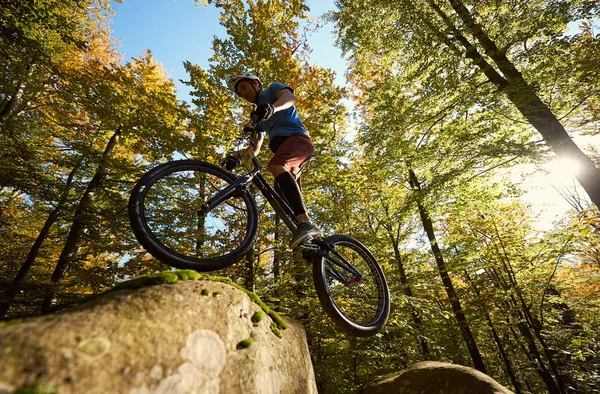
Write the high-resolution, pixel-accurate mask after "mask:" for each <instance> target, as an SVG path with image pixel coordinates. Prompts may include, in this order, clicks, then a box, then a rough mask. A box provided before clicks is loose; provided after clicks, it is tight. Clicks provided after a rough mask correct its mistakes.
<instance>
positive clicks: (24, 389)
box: [13, 384, 58, 394]
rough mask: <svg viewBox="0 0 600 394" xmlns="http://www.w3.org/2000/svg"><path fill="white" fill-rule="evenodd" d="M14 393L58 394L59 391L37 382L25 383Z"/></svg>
mask: <svg viewBox="0 0 600 394" xmlns="http://www.w3.org/2000/svg"><path fill="white" fill-rule="evenodd" d="M13 394H58V392H56V391H54V390H47V389H45V388H43V387H41V386H39V385H37V384H24V385H23V386H21V387H19V388H18V389H16V390H15V391H14V393H13Z"/></svg>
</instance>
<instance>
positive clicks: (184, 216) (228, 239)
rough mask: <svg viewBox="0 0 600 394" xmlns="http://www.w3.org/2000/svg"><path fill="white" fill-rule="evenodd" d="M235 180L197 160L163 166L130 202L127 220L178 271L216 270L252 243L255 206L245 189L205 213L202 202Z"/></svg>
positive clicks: (146, 244)
mask: <svg viewBox="0 0 600 394" xmlns="http://www.w3.org/2000/svg"><path fill="white" fill-rule="evenodd" d="M234 180H235V177H234V176H233V175H232V174H230V173H228V172H227V171H225V170H223V169H222V168H219V167H217V166H214V165H212V164H210V163H205V162H203V161H198V160H179V161H172V162H169V163H165V164H162V165H159V166H158V167H155V168H153V169H151V170H150V171H148V172H147V173H146V174H144V175H143V176H142V177H141V178H140V180H139V181H138V183H137V184H136V185H135V187H134V188H133V191H132V192H131V197H130V198H129V220H130V222H131V227H132V228H133V232H134V234H135V236H136V238H137V239H138V241H139V242H140V243H141V244H142V246H143V247H144V248H145V249H146V250H147V251H148V252H150V254H152V256H154V257H156V258H157V259H158V260H160V261H162V262H163V263H165V264H168V265H170V266H172V267H175V268H182V269H193V270H196V271H203V272H205V271H214V270H218V269H221V268H225V267H227V266H229V265H231V264H233V263H234V262H236V261H237V260H239V259H240V258H242V257H243V256H244V255H245V254H246V253H248V251H249V250H250V248H251V247H252V244H253V243H254V238H255V236H256V230H257V227H258V212H257V209H256V203H255V202H254V199H253V198H252V196H251V195H250V193H249V192H248V191H247V190H245V189H240V190H237V191H235V193H234V194H232V195H231V196H230V197H229V198H228V199H226V200H225V201H223V202H222V203H221V204H219V205H217V206H216V207H214V208H213V209H212V210H210V211H208V212H206V209H205V206H204V204H205V203H206V202H207V200H209V199H210V198H211V197H213V196H214V195H215V194H217V192H219V191H221V190H223V189H225V188H226V187H227V186H229V185H230V184H231V183H232V182H233V181H234Z"/></svg>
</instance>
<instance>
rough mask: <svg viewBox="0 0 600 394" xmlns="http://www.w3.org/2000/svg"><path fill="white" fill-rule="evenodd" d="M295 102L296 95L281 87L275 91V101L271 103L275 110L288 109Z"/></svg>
mask: <svg viewBox="0 0 600 394" xmlns="http://www.w3.org/2000/svg"><path fill="white" fill-rule="evenodd" d="M295 102H296V96H295V95H294V92H292V91H291V90H290V89H281V90H280V91H279V92H277V101H275V102H274V103H273V109H274V111H275V112H277V111H282V110H284V109H288V108H289V107H291V106H292V105H294V103H295Z"/></svg>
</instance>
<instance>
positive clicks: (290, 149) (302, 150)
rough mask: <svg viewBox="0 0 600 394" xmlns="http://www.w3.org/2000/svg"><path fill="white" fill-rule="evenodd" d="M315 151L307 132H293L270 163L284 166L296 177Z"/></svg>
mask: <svg viewBox="0 0 600 394" xmlns="http://www.w3.org/2000/svg"><path fill="white" fill-rule="evenodd" d="M314 151H315V147H314V146H313V143H312V140H311V139H310V137H309V136H307V135H305V134H293V135H291V136H289V137H287V138H286V139H285V141H284V142H283V143H282V144H281V145H280V146H279V147H278V148H277V151H275V156H273V158H272V159H271V161H269V164H279V165H281V166H284V167H285V168H286V169H287V170H288V171H289V172H290V173H291V174H292V175H293V176H294V177H295V178H297V177H298V173H299V172H300V170H301V169H302V167H303V166H304V165H305V164H306V162H307V161H308V159H310V158H311V157H312V155H313V153H314Z"/></svg>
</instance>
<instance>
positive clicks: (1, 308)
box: [0, 160, 82, 319]
mask: <svg viewBox="0 0 600 394" xmlns="http://www.w3.org/2000/svg"><path fill="white" fill-rule="evenodd" d="M81 162H82V161H81V160H80V161H79V162H78V163H77V164H76V165H75V167H73V169H72V170H71V172H70V173H69V176H68V178H67V182H66V184H65V187H64V189H63V192H62V194H61V196H60V198H59V200H58V203H57V204H56V207H55V208H54V209H53V210H52V212H50V214H49V215H48V218H47V219H46V222H45V223H44V226H43V227H42V229H41V230H40V233H39V234H38V236H37V238H36V240H35V242H34V243H33V246H32V247H31V249H30V250H29V253H28V254H27V257H26V258H25V262H24V263H23V265H21V268H20V269H19V272H18V273H17V275H16V276H15V278H14V279H13V281H12V282H11V284H10V286H9V287H8V288H7V289H6V292H5V297H3V298H4V301H3V302H2V303H0V319H3V318H6V317H7V315H8V310H9V308H10V305H11V304H12V302H13V301H14V298H15V296H16V294H17V292H18V291H19V287H20V285H21V283H22V282H23V279H25V276H26V275H27V273H28V272H29V270H30V269H31V267H32V266H33V263H34V262H35V259H36V257H37V255H38V252H39V250H40V248H41V247H42V243H43V242H44V240H45V239H46V237H47V236H48V232H49V231H50V228H51V227H52V225H53V224H54V222H56V219H57V218H58V215H59V214H60V212H61V211H62V210H63V208H64V206H65V204H66V203H67V199H68V197H69V191H70V190H71V184H72V183H73V178H74V177H75V173H76V172H77V170H78V169H79V166H80V165H81Z"/></svg>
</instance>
